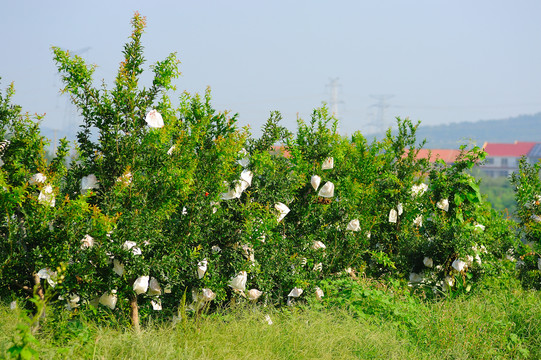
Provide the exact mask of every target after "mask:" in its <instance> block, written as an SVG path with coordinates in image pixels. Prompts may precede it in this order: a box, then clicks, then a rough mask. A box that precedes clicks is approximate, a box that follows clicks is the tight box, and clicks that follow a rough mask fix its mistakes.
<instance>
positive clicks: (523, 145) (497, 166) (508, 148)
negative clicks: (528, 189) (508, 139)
mask: <svg viewBox="0 0 541 360" xmlns="http://www.w3.org/2000/svg"><path fill="white" fill-rule="evenodd" d="M537 144H538V143H536V142H519V141H515V142H514V143H488V142H486V143H485V144H484V145H483V150H485V152H486V153H487V157H486V160H485V161H484V164H483V165H480V169H481V171H482V172H484V173H485V174H486V175H488V176H490V177H502V176H505V177H507V176H509V175H511V174H512V173H513V172H515V171H518V161H519V159H520V158H521V157H522V156H529V154H530V152H531V151H532V150H533V149H534V147H535V146H536V145H537Z"/></svg>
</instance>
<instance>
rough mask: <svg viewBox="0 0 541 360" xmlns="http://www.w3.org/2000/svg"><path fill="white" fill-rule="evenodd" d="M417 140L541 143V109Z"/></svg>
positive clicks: (432, 129) (436, 130)
mask: <svg viewBox="0 0 541 360" xmlns="http://www.w3.org/2000/svg"><path fill="white" fill-rule="evenodd" d="M77 131H78V128H76V127H72V128H71V129H69V130H67V129H66V130H58V131H57V132H56V139H59V138H61V137H64V136H66V137H67V138H68V139H69V140H75V138H76V132H77ZM42 133H43V135H45V136H46V137H48V138H49V139H51V140H54V139H55V132H54V130H52V129H50V128H47V127H42ZM368 137H369V138H373V137H376V138H378V139H381V138H382V137H383V135H382V134H375V135H371V136H368ZM417 139H419V140H422V139H426V146H425V148H432V149H458V148H459V147H460V145H463V144H472V143H474V144H476V145H478V146H482V145H483V143H484V142H485V141H490V142H503V143H512V142H515V141H538V142H541V112H540V113H537V114H534V115H520V116H517V117H513V118H509V119H503V120H481V121H476V122H460V123H451V124H448V125H437V126H425V125H423V123H422V122H421V125H420V126H419V129H418V130H417Z"/></svg>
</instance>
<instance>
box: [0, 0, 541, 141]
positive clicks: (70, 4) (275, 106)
mask: <svg viewBox="0 0 541 360" xmlns="http://www.w3.org/2000/svg"><path fill="white" fill-rule="evenodd" d="M135 11H139V12H140V13H141V15H143V16H146V18H147V28H146V31H145V34H144V36H143V38H142V42H143V45H144V47H145V57H146V59H147V62H146V64H145V65H146V66H150V65H151V64H153V63H155V62H156V61H159V60H163V59H164V58H165V57H166V56H167V55H168V54H169V53H171V52H176V53H177V56H178V58H179V59H180V61H181V64H180V71H181V72H182V75H181V77H180V78H179V79H177V80H176V81H175V84H176V86H177V90H178V94H179V95H180V93H181V92H182V91H184V90H186V91H188V92H190V93H192V94H194V93H204V91H205V89H206V88H207V87H210V88H211V93H212V98H213V104H214V107H215V109H216V110H228V111H230V112H231V113H238V120H239V125H240V126H250V129H251V132H252V133H253V134H254V135H255V136H258V135H260V133H261V132H260V129H261V127H262V125H263V124H264V123H265V121H266V120H267V118H268V117H269V114H270V112H271V111H275V110H277V111H280V112H281V113H282V116H283V125H284V126H286V127H288V128H289V129H290V130H292V131H294V130H295V129H296V122H297V118H298V117H300V118H302V119H304V120H307V121H308V120H309V119H310V114H311V113H312V111H313V109H314V108H317V107H320V106H322V104H323V103H324V102H325V103H327V104H329V106H331V107H332V108H333V109H334V110H337V117H338V119H339V131H340V133H342V134H352V133H353V132H355V131H357V130H360V131H361V132H363V133H365V134H370V133H374V132H375V131H378V130H381V129H384V128H387V127H389V126H391V125H392V124H393V123H394V118H395V117H397V116H399V117H401V118H406V117H408V118H410V119H411V120H413V121H417V120H420V121H421V124H422V125H421V126H423V125H424V126H428V125H437V124H449V123H454V122H463V121H479V120H492V119H504V118H508V117H514V116H518V115H523V114H534V113H538V112H541V21H539V19H540V18H541V1H539V0H513V1H511V0H505V1H503V0H476V1H471V0H453V1H444V0H377V1H376V0H372V1H366V0H365V1H361V0H351V1H346V0H335V1H321V0H310V1H304V0H288V1H284V0H274V1H253V0H250V1H236V0H229V1H223V0H222V1H218V0H214V1H210V0H199V1H193V0H190V1H184V0H177V1H164V0H154V1H138V0H132V1H107V2H106V1H72V0H71V1H64V0H59V1H42V0H41V1H36V0H25V1H7V0H4V1H1V2H0V18H1V21H0V33H1V34H3V36H2V40H1V42H0V43H1V44H2V54H1V55H0V77H1V78H2V79H1V83H0V89H1V90H2V92H3V91H4V90H5V88H6V87H7V86H8V85H9V83H11V82H14V85H15V90H16V95H15V97H14V101H13V102H15V103H16V104H19V105H21V106H23V110H24V111H28V112H30V113H39V114H43V113H45V114H46V115H45V117H44V120H43V125H44V126H47V127H50V128H53V129H58V130H59V131H60V132H61V131H62V130H63V129H66V128H68V127H70V126H71V127H73V126H74V124H77V123H78V122H80V121H81V120H80V119H78V118H77V117H76V115H75V113H76V110H75V109H74V108H73V106H72V105H70V104H69V98H68V97H67V95H61V94H60V89H61V87H62V84H61V82H60V77H59V76H58V73H57V70H56V67H55V64H54V61H53V55H52V51H51V46H59V47H61V48H64V49H70V50H71V51H72V52H76V53H77V52H79V54H80V56H82V57H83V58H84V59H85V60H86V61H87V63H89V64H95V65H97V66H98V68H97V70H96V72H95V76H94V80H95V85H96V86H100V84H101V83H102V81H103V82H105V84H107V85H108V87H109V88H112V86H113V82H114V78H115V74H116V70H117V69H118V65H119V63H120V61H121V60H122V47H123V45H124V44H125V43H126V42H127V41H128V37H129V35H130V33H131V25H130V20H131V18H132V16H133V14H134V12H135ZM147 69H148V67H147ZM147 74H149V75H150V74H151V73H150V72H148V73H147ZM143 80H145V81H146V83H147V84H149V83H150V77H146V78H144V79H143ZM333 80H334V81H333ZM143 83H144V81H143ZM332 83H334V84H335V85H334V86H331V84H332ZM333 90H334V94H335V96H334V97H333V95H332V94H333ZM176 98H177V96H175V97H174V98H173V100H174V101H175V99H176ZM333 104H335V106H334V107H333V106H332V105H333ZM536 136H538V137H539V136H540V135H539V134H537V135H536ZM532 140H541V139H532Z"/></svg>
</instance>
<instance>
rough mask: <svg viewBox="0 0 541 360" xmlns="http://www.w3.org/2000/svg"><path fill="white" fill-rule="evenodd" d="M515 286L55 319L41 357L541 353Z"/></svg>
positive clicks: (540, 298) (530, 308)
mask: <svg viewBox="0 0 541 360" xmlns="http://www.w3.org/2000/svg"><path fill="white" fill-rule="evenodd" d="M342 285H343V284H342ZM516 285H517V284H516V283H514V282H511V283H508V284H498V282H497V281H493V282H491V283H490V284H488V283H487V284H485V286H481V287H479V288H478V289H477V290H476V291H475V292H474V293H473V294H471V295H468V296H459V297H457V298H454V299H448V300H441V301H426V300H425V301H423V300H421V298H420V297H418V296H415V295H413V296H412V295H407V294H405V293H402V294H401V295H400V296H397V294H396V292H394V293H393V291H392V290H389V289H383V290H378V291H372V290H374V289H375V287H374V284H373V283H370V282H367V281H359V282H354V281H351V282H350V284H349V286H353V287H356V288H358V289H364V290H366V289H370V290H371V291H369V292H366V291H365V292H362V291H361V292H355V291H353V292H352V293H351V294H352V295H351V299H349V300H351V301H349V302H343V303H342V305H340V306H336V305H333V304H332V302H328V303H324V304H316V305H312V306H305V307H303V308H293V309H289V308H288V309H284V310H273V309H268V308H261V307H253V306H237V307H235V308H233V309H227V310H222V311H218V312H216V313H214V314H212V315H207V316H204V317H201V318H199V319H190V320H188V321H187V322H185V323H179V324H177V325H176V326H173V325H172V324H171V323H151V324H146V325H145V326H144V327H143V331H142V333H141V334H139V335H136V334H134V333H133V332H132V331H130V330H126V329H121V328H120V327H119V326H116V325H115V326H113V325H108V326H101V325H98V323H96V322H93V321H88V320H73V319H72V320H70V321H68V320H67V318H65V319H64V320H61V319H57V320H55V321H51V320H49V323H48V324H45V325H44V326H43V328H42V330H41V332H40V333H39V334H38V335H37V337H38V339H39V341H40V345H39V346H38V348H37V350H38V351H39V353H40V358H41V359H62V358H65V359H73V358H81V359H85V358H87V359H154V358H160V359H316V358H317V359H359V358H360V359H470V358H476V359H497V358H501V359H509V358H512V359H517V358H518V359H520V358H531V359H537V358H541V295H540V294H539V292H536V291H526V290H523V289H522V288H521V287H520V286H516ZM360 293H362V294H364V295H359V294H360ZM361 297H365V299H364V300H363V299H361ZM367 297H372V298H370V299H368V298H367ZM382 304H386V305H385V306H383V305H382ZM393 304H394V305H393ZM382 309H383V310H382ZM267 314H268V315H270V317H271V319H272V321H273V324H272V325H269V324H267V322H266V321H265V315H267ZM0 319H2V321H0V357H7V348H9V346H10V342H11V338H12V335H13V333H14V331H15V326H16V323H17V320H18V318H17V311H12V310H10V309H9V307H8V306H6V305H2V306H0Z"/></svg>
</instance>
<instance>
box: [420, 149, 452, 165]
mask: <svg viewBox="0 0 541 360" xmlns="http://www.w3.org/2000/svg"><path fill="white" fill-rule="evenodd" d="M459 154H460V150H457V149H421V150H419V152H418V153H417V159H428V161H430V162H435V161H436V160H438V159H442V160H443V161H445V163H446V164H447V165H452V164H454V163H455V161H456V158H457V156H458V155H459Z"/></svg>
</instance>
